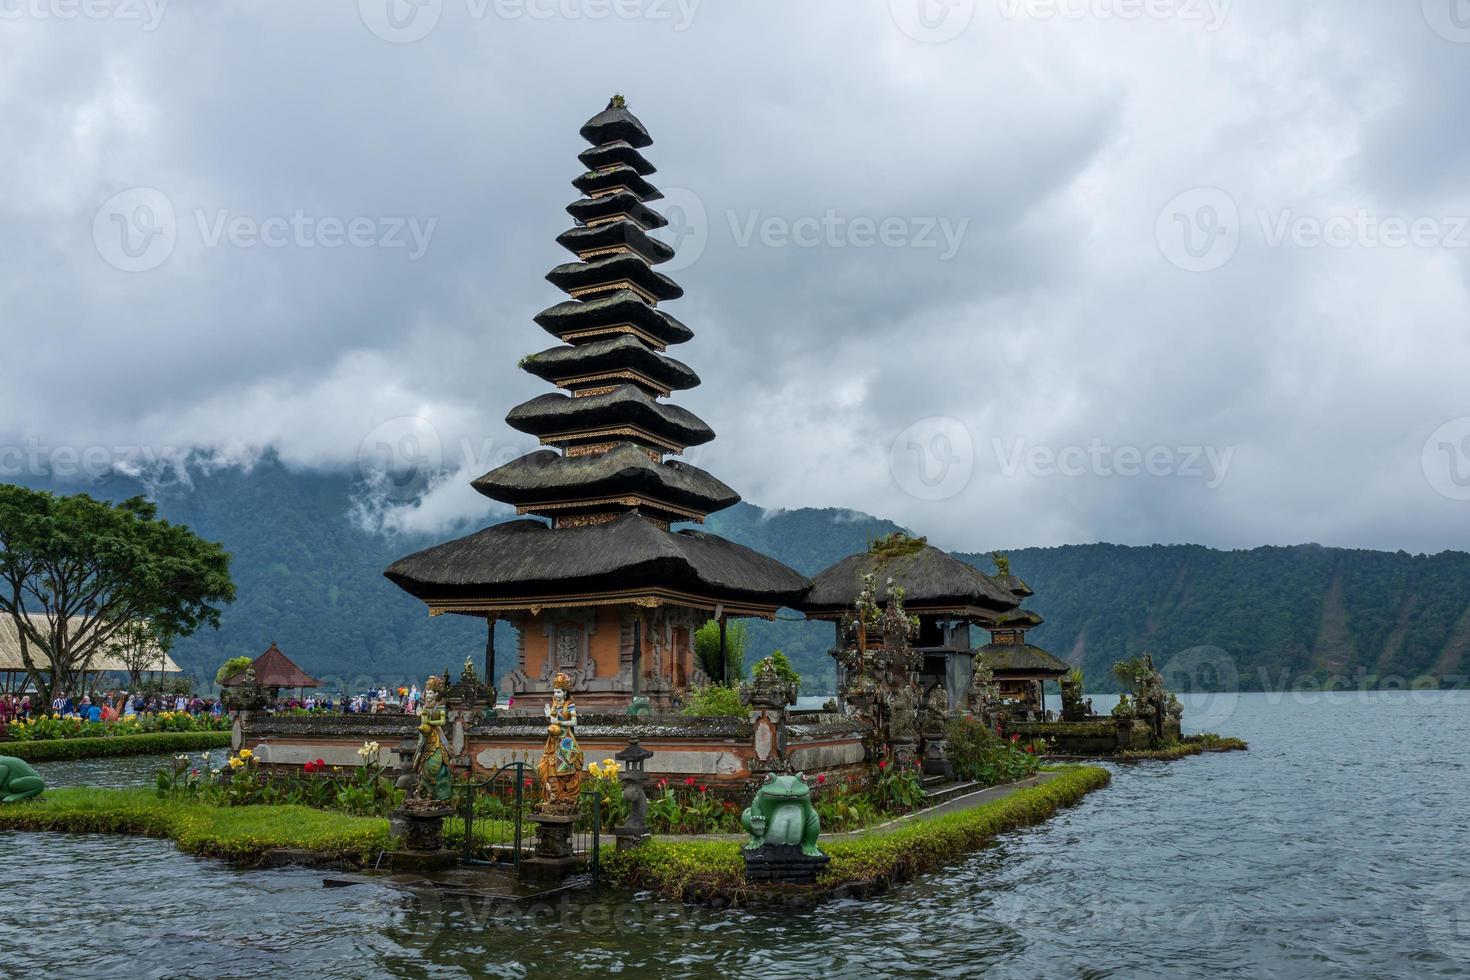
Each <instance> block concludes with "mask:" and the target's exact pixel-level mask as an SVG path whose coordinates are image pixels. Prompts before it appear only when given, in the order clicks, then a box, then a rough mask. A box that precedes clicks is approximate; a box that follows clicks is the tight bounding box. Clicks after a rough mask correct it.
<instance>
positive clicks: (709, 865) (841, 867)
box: [604, 767, 1111, 904]
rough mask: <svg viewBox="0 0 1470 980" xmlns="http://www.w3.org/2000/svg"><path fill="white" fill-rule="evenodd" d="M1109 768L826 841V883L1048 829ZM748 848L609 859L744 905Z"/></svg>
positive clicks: (928, 862) (689, 848) (663, 844)
mask: <svg viewBox="0 0 1470 980" xmlns="http://www.w3.org/2000/svg"><path fill="white" fill-rule="evenodd" d="M1110 778H1111V777H1110V775H1109V774H1108V771H1107V770H1106V769H1099V768H1096V767H1085V768H1069V769H1064V770H1061V771H1060V774H1059V775H1058V776H1056V778H1054V779H1051V780H1049V781H1048V782H1046V783H1044V784H1042V785H1040V786H1035V787H1031V788H1028V789H1022V790H1018V791H1017V792H1015V793H1013V794H1012V795H1010V796H1008V797H1006V798H1005V799H1002V800H997V801H996V802H994V803H987V804H984V805H982V806H978V807H975V808H974V809H971V810H962V811H959V812H956V813H947V814H942V815H939V816H934V817H928V818H925V817H922V816H921V817H918V818H916V819H915V820H913V821H911V822H909V823H906V824H903V825H901V826H899V827H897V828H895V829H892V830H888V831H880V832H875V833H872V834H867V835H863V836H861V837H858V838H856V839H850V840H841V841H832V842H823V843H822V844H821V845H820V846H821V847H822V849H823V850H824V851H825V852H826V853H827V854H828V855H829V856H830V857H831V859H832V863H831V864H830V865H829V866H828V868H827V871H826V873H825V874H824V875H823V876H822V878H821V880H820V881H819V885H820V887H821V890H822V891H823V892H824V893H826V894H831V893H832V892H834V891H839V890H843V889H854V890H878V889H881V888H883V887H886V886H887V885H889V884H892V883H894V882H899V881H905V880H907V879H909V878H911V877H912V876H914V875H916V874H919V873H921V872H924V871H928V870H930V869H932V868H935V867H938V866H940V865H942V864H945V863H948V862H950V861H954V860H956V859H958V858H960V857H962V856H964V855H966V854H968V853H970V852H972V851H974V850H977V849H978V848H980V847H982V846H984V845H985V844H987V843H989V842H990V841H991V840H992V839H993V838H994V837H995V836H996V835H997V834H1001V833H1004V832H1006V831H1008V830H1015V829H1017V828H1019V827H1027V826H1031V825H1033V824H1037V823H1041V822H1042V821H1043V820H1046V819H1047V818H1048V817H1050V816H1051V815H1052V814H1054V813H1056V812H1057V811H1058V810H1060V809H1061V808H1062V807H1065V806H1070V805H1072V804H1074V803H1076V802H1077V801H1078V800H1080V799H1082V798H1083V797H1084V796H1086V795H1087V794H1088V793H1090V792H1092V791H1093V790H1095V789H1101V788H1102V787H1104V786H1106V785H1107V784H1108V781H1109V779H1110ZM740 848H741V845H740V844H739V843H737V842H734V841H669V840H660V839H658V838H655V839H654V840H653V841H651V842H650V843H649V844H647V845H646V846H644V847H642V848H639V849H637V850H632V851H619V852H617V853H615V854H613V855H610V856H605V857H604V862H605V866H604V870H605V872H606V873H607V875H608V877H609V878H610V880H612V881H614V882H617V883H619V884H621V885H624V886H626V887H629V888H635V889H649V890H652V891H657V892H659V893H660V894H662V895H665V896H667V897H670V898H678V899H685V900H692V901H718V902H731V903H737V904H739V903H743V902H745V901H747V900H749V898H750V897H751V896H752V894H753V893H754V892H755V891H756V889H755V887H754V886H751V885H749V884H747V883H746V881H745V865H744V861H743V859H742V857H741V853H740Z"/></svg>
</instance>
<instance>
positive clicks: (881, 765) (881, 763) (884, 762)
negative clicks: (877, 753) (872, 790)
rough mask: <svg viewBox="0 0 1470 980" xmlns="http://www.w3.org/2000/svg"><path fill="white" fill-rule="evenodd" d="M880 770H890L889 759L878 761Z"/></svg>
mask: <svg viewBox="0 0 1470 980" xmlns="http://www.w3.org/2000/svg"><path fill="white" fill-rule="evenodd" d="M878 768H879V769H887V768H888V760H887V759H879V760H878Z"/></svg>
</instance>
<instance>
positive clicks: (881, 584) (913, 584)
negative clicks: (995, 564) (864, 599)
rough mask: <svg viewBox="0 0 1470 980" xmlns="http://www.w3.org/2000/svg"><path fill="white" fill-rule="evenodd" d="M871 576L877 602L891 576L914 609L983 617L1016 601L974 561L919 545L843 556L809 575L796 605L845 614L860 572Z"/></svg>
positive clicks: (860, 578)
mask: <svg viewBox="0 0 1470 980" xmlns="http://www.w3.org/2000/svg"><path fill="white" fill-rule="evenodd" d="M916 544H917V542H916ZM870 574H871V575H872V576H873V581H874V585H875V586H876V587H877V590H878V601H879V602H887V601H888V598H889V595H890V594H891V587H890V584H889V582H890V580H892V586H897V587H902V589H903V591H904V595H903V602H904V608H906V609H908V610H909V611H910V612H914V613H922V612H951V613H954V614H955V615H957V616H973V617H984V616H987V615H993V614H994V613H998V612H1005V611H1006V610H1009V609H1014V608H1015V607H1016V606H1017V604H1018V603H1017V600H1016V598H1015V597H1014V596H1012V595H1010V594H1009V593H1008V592H1006V591H1005V590H1003V589H1001V588H1000V587H999V586H997V585H996V584H995V583H994V582H993V581H991V579H990V577H989V576H987V575H985V574H983V573H982V572H980V571H979V570H978V569H976V568H975V567H974V566H973V565H967V564H965V563H964V562H962V561H960V560H959V559H958V558H955V557H954V556H953V555H950V554H948V553H946V552H943V551H940V550H939V549H938V548H934V547H931V546H929V545H923V546H920V547H915V548H913V549H912V550H910V551H909V552H908V553H906V554H900V555H893V556H889V555H883V554H873V553H872V552H863V553H862V554H858V555H850V556H849V557H847V558H844V559H842V560H841V561H839V562H838V563H837V564H835V565H833V566H832V567H831V568H828V569H827V570H826V571H824V572H820V573H818V574H817V575H816V576H814V577H813V579H812V588H811V591H810V592H809V593H807V597H806V601H805V602H803V603H802V605H801V607H800V608H801V609H802V610H803V611H805V612H806V613H808V614H810V615H815V616H821V615H827V616H831V615H835V614H839V613H845V612H847V611H849V610H851V609H852V606H853V603H854V602H855V601H856V600H857V597H858V593H859V592H861V591H862V588H863V578H864V576H866V575H870Z"/></svg>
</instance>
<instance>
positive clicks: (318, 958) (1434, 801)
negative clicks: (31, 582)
mask: <svg viewBox="0 0 1470 980" xmlns="http://www.w3.org/2000/svg"><path fill="white" fill-rule="evenodd" d="M1215 720H1216V721H1217V722H1219V723H1218V724H1214V725H1212V726H1211V727H1215V728H1219V729H1221V730H1222V731H1225V732H1226V733H1228V734H1237V735H1240V736H1242V737H1245V738H1247V739H1248V740H1250V742H1251V747H1252V751H1251V752H1250V753H1248V754H1244V755H1241V754H1233V755H1226V756H1206V757H1204V758H1199V759H1191V760H1187V761H1184V762H1181V763H1177V764H1174V765H1162V764H1145V765H1142V766H1135V767H1120V768H1119V769H1118V770H1117V774H1116V778H1115V780H1114V782H1113V785H1112V787H1111V788H1110V789H1108V790H1105V791H1102V792H1100V793H1095V794H1093V795H1092V796H1091V797H1089V798H1088V799H1087V800H1086V801H1084V802H1083V803H1082V804H1081V805H1080V806H1078V807H1076V808H1074V809H1071V810H1068V811H1065V812H1063V813H1062V814H1060V815H1059V816H1058V817H1057V819H1055V820H1053V821H1051V822H1050V823H1048V824H1046V825H1044V826H1041V827H1036V828H1032V829H1030V830H1027V831H1022V832H1019V833H1016V834H1012V835H1009V836H1007V837H1006V838H1004V839H1003V840H1002V841H1000V842H999V843H998V844H997V845H996V846H994V847H992V848H990V849H988V850H986V851H984V852H982V853H979V854H976V855H974V856H973V857H971V858H970V859H969V860H967V861H965V862H963V863H961V864H959V865H956V866H954V867H952V868H949V869H945V870H941V871H938V872H935V873H933V874H930V875H927V876H925V877H924V878H923V879H921V880H920V881H917V882H914V883H911V884H910V885H907V886H905V887H903V888H900V889H898V890H896V891H895V892H893V893H892V894H890V895H888V896H885V897H883V898H881V899H879V900H876V901H872V902H866V903H862V902H838V903H834V904H830V905H828V906H826V907H824V908H823V909H821V910H819V911H817V912H815V913H811V914H793V913H789V912H781V913H739V912H735V913H732V912H714V911H710V910H705V909H689V908H685V907H683V906H679V905H674V904H671V903H666V902H659V901H653V900H650V899H648V898H647V897H646V896H644V897H641V898H637V899H635V898H633V897H631V896H618V895H605V896H603V897H601V898H599V899H593V900H585V899H584V900H577V901H567V902H564V903H561V904H558V905H551V906H546V907H543V908H535V909H530V910H515V909H506V908H503V907H497V906H480V907H477V906H475V905H474V904H471V903H465V902H461V901H449V902H447V903H445V904H441V903H439V902H436V901H433V900H428V899H420V898H415V897H413V896H408V895H403V894H396V893H391V892H386V891H380V890H377V889H370V888H364V887H357V888H348V889H324V888H322V885H321V881H322V875H321V873H318V872H310V871H304V870H302V871H298V870H286V871H258V872H239V871H234V870H232V869H230V868H228V867H226V866H224V865H221V864H219V863H216V862H209V861H196V860H194V859H191V858H187V857H184V856H182V855H180V854H178V853H177V852H176V851H175V850H174V849H173V847H172V845H170V844H167V843H165V842H161V841H150V840H133V839H119V838H106V837H66V836H57V835H18V834H0V853H4V855H5V859H6V861H5V863H6V866H7V868H25V869H32V872H31V873H26V874H20V875H16V874H14V873H13V872H11V873H8V874H7V884H6V888H5V896H4V899H5V900H4V903H3V906H0V907H3V912H0V950H4V951H5V952H6V956H5V957H4V958H3V959H0V972H4V970H5V969H6V968H7V966H8V965H10V964H14V963H16V962H28V963H31V964H36V965H39V964H45V965H46V966H47V967H49V970H47V971H46V972H49V973H60V972H63V971H64V972H85V973H89V974H96V973H102V974H108V973H110V972H111V971H110V970H109V968H108V964H113V965H116V966H118V968H119V969H118V971H117V972H129V973H138V974H143V975H169V974H175V973H181V972H187V973H190V974H201V975H202V974H212V975H217V976H231V977H233V976H260V975H263V974H267V973H277V972H279V973H282V975H284V971H302V972H311V973H315V974H319V975H323V976H333V977H336V976H342V977H354V976H371V975H383V974H394V975H402V976H422V977H439V976H455V977H459V976H469V975H488V976H508V977H520V976H528V975H538V976H542V975H552V974H566V973H568V972H579V971H582V970H588V971H591V972H592V973H593V974H603V973H628V974H633V975H638V974H641V973H648V974H649V975H657V976H711V975H726V976H768V977H770V976H774V977H786V976H821V975H832V974H836V975H860V974H861V975H868V974H886V975H896V976H974V975H977V974H979V973H980V972H982V971H986V972H988V974H989V975H994V976H1017V977H1035V976H1077V975H1087V976H1120V977H1140V976H1141V977H1179V976H1190V977H1196V976H1197V977H1214V976H1222V975H1224V976H1378V977H1383V976H1402V977H1409V976H1446V977H1447V976H1460V977H1470V911H1467V909H1470V849H1467V848H1466V847H1465V839H1464V834H1465V828H1466V826H1467V822H1470V820H1467V818H1470V780H1467V770H1466V764H1465V762H1464V761H1463V756H1464V753H1465V746H1466V745H1467V744H1470V697H1466V696H1464V695H1435V696H1434V697H1433V698H1424V697H1420V698H1417V699H1410V698H1408V697H1407V696H1402V695H1401V696H1399V697H1398V698H1396V699H1384V698H1373V699H1369V700H1367V701H1365V700H1363V699H1360V698H1357V697H1352V698H1347V697H1342V698H1337V699H1334V700H1333V701H1332V702H1330V703H1329V702H1327V701H1323V700H1320V699H1319V700H1317V701H1316V702H1314V703H1305V704H1304V703H1297V702H1295V701H1293V700H1291V699H1290V698H1287V699H1276V700H1275V701H1274V703H1273V699H1272V698H1270V697H1269V696H1266V695H1243V696H1241V697H1240V698H1239V699H1238V700H1236V701H1233V702H1232V704H1231V706H1230V709H1229V715H1228V717H1226V718H1224V719H1223V720H1221V719H1220V718H1218V717H1217V718H1216V719H1215ZM157 761H158V760H152V762H151V763H143V762H140V761H139V760H106V761H103V762H96V763H90V764H82V763H75V764H69V765H70V766H72V767H74V768H69V769H67V770H64V772H65V773H66V776H67V778H68V779H71V780H80V779H85V778H87V777H86V774H85V772H84V768H83V767H84V766H86V765H90V766H91V767H93V768H92V769H91V770H89V771H90V772H92V773H96V774H98V775H101V774H107V773H116V774H117V775H116V779H114V780H113V781H114V782H116V781H117V780H126V781H134V782H136V781H140V780H141V781H145V782H146V781H147V777H148V776H150V775H151V768H150V765H156V764H157ZM59 772H62V770H60V769H59V767H58V768H54V769H51V770H50V773H48V775H55V774H57V773H59ZM57 778H59V776H58V777H57ZM140 904H144V905H145V907H146V909H147V914H146V915H140V914H138V912H139V908H140Z"/></svg>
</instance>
